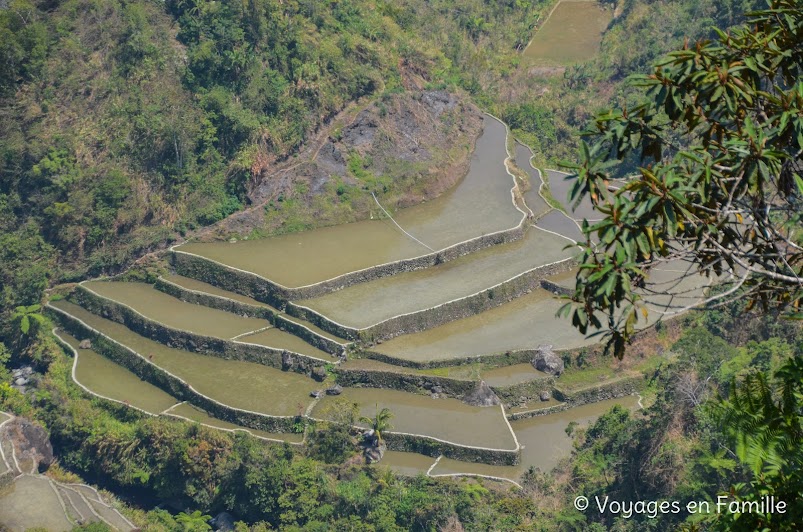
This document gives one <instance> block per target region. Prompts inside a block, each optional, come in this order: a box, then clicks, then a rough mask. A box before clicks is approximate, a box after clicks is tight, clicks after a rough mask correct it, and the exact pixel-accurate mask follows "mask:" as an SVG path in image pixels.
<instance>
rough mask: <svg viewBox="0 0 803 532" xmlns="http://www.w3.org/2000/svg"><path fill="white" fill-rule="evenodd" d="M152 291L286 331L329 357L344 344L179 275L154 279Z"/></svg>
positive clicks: (273, 311)
mask: <svg viewBox="0 0 803 532" xmlns="http://www.w3.org/2000/svg"><path fill="white" fill-rule="evenodd" d="M154 286H155V287H156V289H158V290H161V291H162V292H164V293H166V294H169V295H171V296H173V297H175V298H177V299H180V300H182V301H186V302H188V303H195V304H198V305H203V306H206V307H210V308H214V309H218V310H224V311H226V312H231V313H235V314H238V315H240V316H244V317H257V318H262V319H265V320H268V321H269V322H270V323H271V324H272V325H273V326H274V327H277V328H278V329H280V330H281V331H287V332H289V333H290V334H292V335H293V336H297V337H299V338H301V339H302V340H304V341H305V342H307V343H308V344H310V345H312V346H313V347H315V348H317V349H320V350H321V351H324V352H326V353H329V354H331V355H340V354H341V353H342V352H343V350H344V349H345V348H346V347H347V345H348V341H347V340H344V339H342V338H339V337H337V336H335V335H333V334H331V333H328V332H326V331H324V330H323V329H321V328H319V327H316V326H315V325H313V324H312V323H309V322H308V321H305V320H301V319H299V318H295V317H291V316H287V315H286V314H284V313H282V312H281V311H279V310H277V309H275V308H273V307H271V306H270V305H268V304H267V303H262V302H261V301H257V300H255V299H253V298H250V297H248V296H244V295H241V294H237V293H235V292H229V291H226V290H223V289H221V288H218V287H216V286H213V285H210V284H208V283H204V282H202V281H198V280H196V279H190V278H188V277H183V276H181V275H168V276H165V277H160V278H159V279H157V281H156V284H155V285H154Z"/></svg>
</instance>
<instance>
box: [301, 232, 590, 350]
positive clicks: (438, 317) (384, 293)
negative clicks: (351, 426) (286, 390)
mask: <svg viewBox="0 0 803 532" xmlns="http://www.w3.org/2000/svg"><path fill="white" fill-rule="evenodd" d="M568 243H569V241H568V240H566V239H565V238H562V237H560V236H559V235H555V234H552V233H549V232H546V231H541V230H540V229H538V228H530V230H529V231H528V232H527V234H526V235H525V237H524V238H523V239H522V240H519V241H517V242H512V243H508V244H505V245H501V246H495V247H494V248H489V249H485V250H482V251H479V252H477V253H473V254H471V255H467V256H464V257H461V258H459V259H457V260H454V261H451V262H448V263H445V264H440V265H437V266H434V267H432V268H428V269H426V270H419V271H415V272H409V273H404V274H399V275H396V276H393V277H387V278H383V279H379V280H375V281H372V282H369V283H362V284H358V285H355V286H352V287H350V288H346V289H343V290H340V291H338V292H334V293H331V294H327V295H325V296H323V297H320V298H317V299H312V300H306V301H299V302H297V303H296V302H291V303H288V305H287V312H288V313H290V314H293V315H295V316H299V317H302V318H304V319H307V320H309V321H312V322H313V323H316V324H317V325H318V326H320V327H321V328H323V329H325V330H328V331H330V332H336V331H337V332H346V331H348V333H349V334H350V335H351V337H357V338H359V339H360V340H362V341H363V342H368V343H373V342H376V341H379V340H386V339H389V338H393V337H395V336H399V335H401V334H409V333H413V332H419V331H421V330H424V329H428V328H431V327H435V326H437V325H440V324H442V323H445V322H447V321H452V320H455V319H459V318H463V317H467V316H470V315H474V314H478V313H480V312H483V311H485V310H488V309H490V308H493V307H496V306H499V305H502V304H504V303H506V302H508V301H510V300H512V299H515V298H517V297H519V296H521V295H522V294H525V293H528V292H531V291H532V290H533V289H535V288H537V287H540V281H541V280H542V279H544V278H546V277H548V276H550V275H554V274H556V273H560V272H562V271H566V270H568V269H569V268H571V267H572V266H573V265H574V263H573V262H572V260H571V257H572V254H573V252H572V250H571V249H565V248H566V245H567V244H568ZM535 257H537V258H535Z"/></svg>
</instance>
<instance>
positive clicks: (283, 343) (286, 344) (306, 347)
mask: <svg viewBox="0 0 803 532" xmlns="http://www.w3.org/2000/svg"><path fill="white" fill-rule="evenodd" d="M237 341H238V342H243V343H247V344H256V345H263V346H265V347H273V348H274V349H282V350H285V351H292V352H294V353H302V354H304V355H308V356H311V357H315V358H320V359H323V360H329V361H335V360H337V359H336V358H335V357H333V356H332V355H330V354H329V353H327V352H326V351H322V350H320V349H318V348H317V347H313V346H311V345H310V344H308V343H307V342H305V341H304V340H302V339H301V338H299V337H298V336H293V335H292V334H289V333H286V332H284V331H281V330H279V329H277V328H275V327H273V328H270V329H267V330H265V331H260V332H257V333H254V334H247V335H245V336H240V337H239V338H237Z"/></svg>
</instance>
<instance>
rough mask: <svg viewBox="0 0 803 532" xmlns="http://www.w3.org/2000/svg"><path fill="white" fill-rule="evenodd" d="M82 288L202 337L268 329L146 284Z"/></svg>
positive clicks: (101, 284) (93, 284)
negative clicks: (182, 299) (189, 301)
mask: <svg viewBox="0 0 803 532" xmlns="http://www.w3.org/2000/svg"><path fill="white" fill-rule="evenodd" d="M83 286H85V287H86V288H88V289H89V290H91V291H93V292H95V293H97V294H99V295H101V296H103V297H105V298H107V299H111V300H112V301H117V302H118V303H123V304H124V305H128V306H129V307H131V308H133V309H134V310H136V311H137V312H139V313H140V314H142V315H143V316H145V317H146V318H148V319H150V320H153V321H155V322H158V323H161V324H163V325H167V326H168V327H172V328H174V329H180V330H182V331H190V332H194V333H197V334H202V335H205V336H213V337H215V338H226V339H228V338H233V337H235V336H238V335H240V334H243V333H247V332H251V331H256V330H257V329H262V328H264V327H269V326H270V323H269V322H268V321H267V320H262V319H256V318H243V317H242V316H238V315H236V314H232V313H230V312H224V311H222V310H217V309H213V308H209V307H204V306H202V305H196V304H194V303H187V302H185V301H181V300H180V299H176V298H175V297H173V296H171V295H168V294H165V293H164V292H161V291H159V290H157V289H156V288H154V287H153V286H152V285H149V284H145V283H128V282H120V281H91V282H88V283H84V285H83Z"/></svg>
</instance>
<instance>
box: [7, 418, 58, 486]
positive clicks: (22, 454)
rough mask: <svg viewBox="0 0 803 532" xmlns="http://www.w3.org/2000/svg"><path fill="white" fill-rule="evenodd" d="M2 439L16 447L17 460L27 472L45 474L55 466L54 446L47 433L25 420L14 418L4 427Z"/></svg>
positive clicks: (39, 426) (40, 427)
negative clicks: (36, 471)
mask: <svg viewBox="0 0 803 532" xmlns="http://www.w3.org/2000/svg"><path fill="white" fill-rule="evenodd" d="M0 439H9V440H11V443H12V444H13V445H14V447H15V451H16V457H17V460H18V461H20V462H21V463H23V466H22V467H23V468H24V469H25V471H30V470H31V469H36V470H38V471H39V472H40V473H44V472H45V471H47V469H48V468H49V467H50V466H51V465H52V464H53V462H54V456H53V446H52V445H51V444H50V437H49V436H48V434H47V431H46V430H45V429H44V428H43V427H42V426H41V425H38V424H36V423H32V422H31V421H28V420H27V419H24V418H20V417H18V418H14V419H13V420H12V421H10V422H8V423H6V424H5V425H4V426H3V433H2V434H0Z"/></svg>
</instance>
